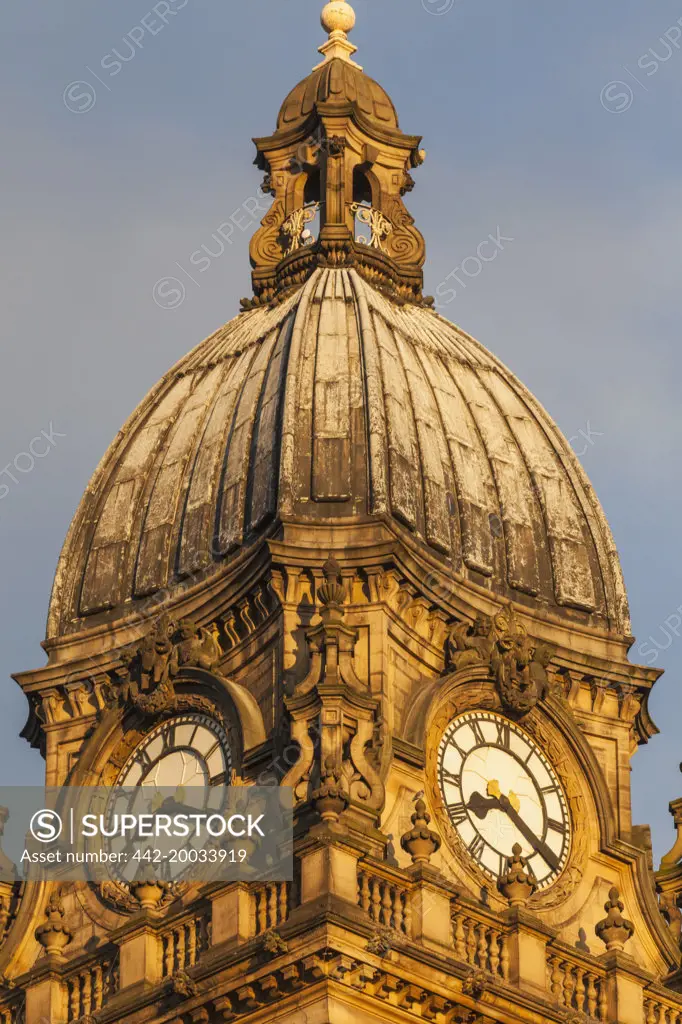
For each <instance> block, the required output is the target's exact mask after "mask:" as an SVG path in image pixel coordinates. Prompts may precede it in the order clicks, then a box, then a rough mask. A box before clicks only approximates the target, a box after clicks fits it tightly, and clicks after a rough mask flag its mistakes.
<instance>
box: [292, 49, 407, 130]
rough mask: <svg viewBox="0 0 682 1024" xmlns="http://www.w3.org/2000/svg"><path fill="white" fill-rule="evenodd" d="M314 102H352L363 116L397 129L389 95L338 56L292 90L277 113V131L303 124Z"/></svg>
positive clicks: (313, 106) (395, 114) (396, 116)
mask: <svg viewBox="0 0 682 1024" xmlns="http://www.w3.org/2000/svg"><path fill="white" fill-rule="evenodd" d="M317 103H339V104H345V103H353V104H354V105H355V107H356V109H357V110H358V111H359V112H360V113H361V114H364V115H365V116H366V117H370V118H372V119H374V120H375V121H377V122H378V123H379V124H383V125H384V126H385V127H387V128H398V115H397V113H396V109H395V107H394V106H393V102H392V100H391V98H390V96H389V95H388V93H387V92H386V91H385V90H384V89H382V87H381V86H380V85H379V83H378V82H375V81H374V79H373V78H370V77H369V75H366V74H365V73H364V72H363V71H362V70H361V69H360V68H358V67H357V66H356V65H355V64H351V63H350V62H349V61H346V60H341V59H339V58H338V57H336V58H334V59H333V60H328V61H326V62H325V63H324V64H322V65H321V66H320V67H318V68H316V69H315V70H314V71H313V72H312V74H310V75H308V77H307V78H304V79H303V81H302V82H299V83H298V85H297V86H296V87H295V88H294V89H292V90H291V92H290V93H289V95H288V96H287V98H286V99H285V101H284V103H283V104H282V108H281V110H280V112H279V116H278V118H277V127H278V129H283V128H292V127H294V126H296V125H298V124H300V123H301V121H305V119H306V118H307V117H309V116H310V114H311V113H312V111H313V110H314V109H315V105H316V104H317Z"/></svg>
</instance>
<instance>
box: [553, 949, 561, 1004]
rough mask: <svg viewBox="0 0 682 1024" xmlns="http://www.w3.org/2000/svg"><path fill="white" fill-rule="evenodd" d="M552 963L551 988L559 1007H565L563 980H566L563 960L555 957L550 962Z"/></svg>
mask: <svg viewBox="0 0 682 1024" xmlns="http://www.w3.org/2000/svg"><path fill="white" fill-rule="evenodd" d="M550 963H551V965H552V974H551V978H550V981H551V988H552V995H553V996H554V998H555V1000H556V1001H557V1003H558V1004H559V1006H563V1005H564V1004H563V998H564V986H563V980H564V976H563V973H562V971H561V960H560V959H559V957H558V956H553V957H552V959H551V961H550Z"/></svg>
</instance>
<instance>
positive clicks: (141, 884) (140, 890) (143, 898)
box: [130, 878, 170, 910]
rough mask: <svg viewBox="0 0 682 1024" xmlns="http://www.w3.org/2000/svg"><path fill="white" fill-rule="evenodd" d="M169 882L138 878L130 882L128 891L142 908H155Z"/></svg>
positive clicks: (165, 891)
mask: <svg viewBox="0 0 682 1024" xmlns="http://www.w3.org/2000/svg"><path fill="white" fill-rule="evenodd" d="M169 888H170V884H169V883H168V882H159V881H157V880H156V879H153V878H138V879H136V880H135V881H134V882H131V883H130V891H131V892H132V894H133V896H134V897H135V899H136V900H137V902H138V903H139V904H140V906H141V907H142V909H143V910H157V909H158V906H159V904H160V903H161V900H162V899H163V897H164V896H165V895H166V893H167V891H168V889H169Z"/></svg>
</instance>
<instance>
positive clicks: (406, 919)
mask: <svg viewBox="0 0 682 1024" xmlns="http://www.w3.org/2000/svg"><path fill="white" fill-rule="evenodd" d="M403 931H404V932H405V934H406V935H407V937H408V938H409V937H410V936H411V935H412V904H411V902H410V894H409V893H408V892H406V893H405V908H404V910H403Z"/></svg>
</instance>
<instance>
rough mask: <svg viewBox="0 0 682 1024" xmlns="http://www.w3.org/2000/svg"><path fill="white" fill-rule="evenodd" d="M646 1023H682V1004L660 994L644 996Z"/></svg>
mask: <svg viewBox="0 0 682 1024" xmlns="http://www.w3.org/2000/svg"><path fill="white" fill-rule="evenodd" d="M644 1024H682V1005H680V1003H677V1004H676V1003H675V1002H673V1000H672V999H669V998H666V997H665V996H664V997H660V996H649V995H646V994H645V996H644Z"/></svg>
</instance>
